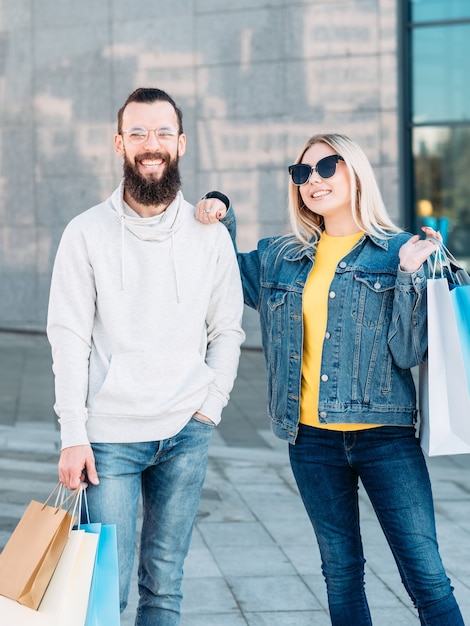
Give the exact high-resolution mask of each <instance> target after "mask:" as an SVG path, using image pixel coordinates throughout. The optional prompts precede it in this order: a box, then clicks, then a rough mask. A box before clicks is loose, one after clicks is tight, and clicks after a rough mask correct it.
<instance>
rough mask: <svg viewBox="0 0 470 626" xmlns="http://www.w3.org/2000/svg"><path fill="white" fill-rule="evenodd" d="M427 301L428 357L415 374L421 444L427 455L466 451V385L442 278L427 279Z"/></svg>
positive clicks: (469, 413) (469, 431)
mask: <svg viewBox="0 0 470 626" xmlns="http://www.w3.org/2000/svg"><path fill="white" fill-rule="evenodd" d="M456 288H458V289H460V287H456ZM427 301H428V361H427V363H425V364H424V365H421V366H420V375H419V407H420V420H421V423H420V442H421V447H422V449H423V450H424V452H425V453H426V454H427V455H428V456H439V455H446V454H463V453H470V393H469V385H468V381H467V373H466V369H465V362H464V357H463V352H462V344H461V340H460V336H459V331H458V327H457V321H456V315H455V312H454V307H453V305H452V300H451V293H450V291H449V286H448V282H447V280H446V279H445V278H437V279H428V281H427ZM469 375H470V372H469Z"/></svg>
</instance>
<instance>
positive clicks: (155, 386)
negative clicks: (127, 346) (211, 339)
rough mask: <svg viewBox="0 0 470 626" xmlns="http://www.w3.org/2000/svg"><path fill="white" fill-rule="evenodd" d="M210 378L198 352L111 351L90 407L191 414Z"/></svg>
mask: <svg viewBox="0 0 470 626" xmlns="http://www.w3.org/2000/svg"><path fill="white" fill-rule="evenodd" d="M213 379H214V374H213V372H212V370H211V369H210V368H209V367H208V366H207V365H206V363H205V362H204V360H203V359H202V357H201V355H200V354H198V353H196V354H195V353H187V352H169V353H164V354H158V355H155V354H149V353H141V352H137V353H126V354H114V355H113V356H112V358H111V362H110V367H109V370H108V372H107V375H106V378H105V380H104V383H103V384H102V386H101V388H100V389H99V391H98V392H97V393H96V394H95V396H94V397H93V398H92V399H91V403H90V404H91V406H90V410H91V412H92V413H94V414H95V415H121V416H126V417H153V416H158V415H164V414H169V413H175V412H179V411H186V410H188V411H189V412H190V413H192V412H194V411H195V410H197V409H198V408H199V406H200V405H201V404H202V401H203V400H204V399H205V397H206V395H207V391H208V387H209V385H210V384H211V382H212V381H213Z"/></svg>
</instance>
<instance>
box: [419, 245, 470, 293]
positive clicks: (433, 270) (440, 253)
mask: <svg viewBox="0 0 470 626" xmlns="http://www.w3.org/2000/svg"><path fill="white" fill-rule="evenodd" d="M429 239H432V240H433V241H435V242H436V243H437V246H438V247H437V250H436V252H434V253H433V254H432V255H431V257H430V258H429V259H428V266H429V267H430V272H429V273H430V276H431V278H436V275H439V276H441V277H442V278H447V281H448V282H450V283H451V284H453V285H470V276H469V275H468V273H467V271H466V270H465V269H464V268H463V267H462V266H461V265H459V263H458V261H457V259H456V258H455V257H454V255H453V254H452V253H451V252H450V250H449V249H448V248H446V246H445V245H444V244H443V242H442V241H441V240H440V239H437V238H435V237H429ZM431 259H432V260H431Z"/></svg>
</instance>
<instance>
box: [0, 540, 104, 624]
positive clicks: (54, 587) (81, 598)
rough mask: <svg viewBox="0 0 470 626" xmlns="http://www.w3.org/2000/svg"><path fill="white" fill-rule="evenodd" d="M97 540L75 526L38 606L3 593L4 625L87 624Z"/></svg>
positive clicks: (0, 620)
mask: <svg viewBox="0 0 470 626" xmlns="http://www.w3.org/2000/svg"><path fill="white" fill-rule="evenodd" d="M97 543H98V535H94V534H91V533H85V531H84V530H72V531H71V532H70V535H69V537H68V539H67V543H66V545H65V548H64V550H63V552H62V555H61V557H60V559H59V562H58V564H57V567H56V570H55V572H54V574H53V576H52V578H51V581H50V584H49V586H48V588H47V590H46V593H45V594H44V597H43V600H42V602H41V604H40V606H39V609H38V610H33V609H30V608H29V607H26V606H23V605H21V604H19V603H18V602H16V601H14V600H11V599H9V598H5V597H3V596H0V623H1V624H2V626H3V624H5V626H84V624H85V620H86V613H87V608H88V599H89V593H90V585H91V579H92V575H93V568H94V563H95V557H96V549H97ZM103 626H105V624H103Z"/></svg>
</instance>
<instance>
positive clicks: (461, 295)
mask: <svg viewBox="0 0 470 626" xmlns="http://www.w3.org/2000/svg"><path fill="white" fill-rule="evenodd" d="M450 299H451V302H452V308H453V309H454V315H455V321H456V324H457V331H458V334H459V340H460V347H461V349H462V356H463V360H464V364H465V373H466V377H467V386H468V390H469V392H470V285H456V286H454V288H453V289H452V290H451V292H450Z"/></svg>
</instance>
